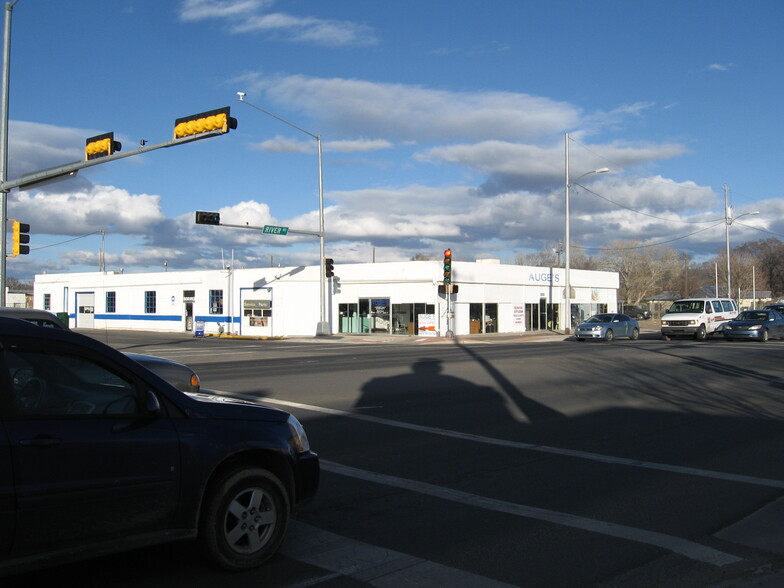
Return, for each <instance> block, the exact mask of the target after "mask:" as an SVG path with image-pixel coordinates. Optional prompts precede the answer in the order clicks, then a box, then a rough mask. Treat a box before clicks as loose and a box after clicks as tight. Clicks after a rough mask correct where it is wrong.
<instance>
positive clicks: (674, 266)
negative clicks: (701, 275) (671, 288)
mask: <svg viewBox="0 0 784 588" xmlns="http://www.w3.org/2000/svg"><path fill="white" fill-rule="evenodd" d="M604 252H605V254H604V256H603V259H604V265H605V267H606V268H607V269H609V270H610V271H615V272H618V276H619V280H620V288H619V292H618V294H619V296H618V297H619V298H620V299H621V300H624V301H625V302H626V304H639V303H640V302H641V301H642V300H643V299H644V298H645V297H647V296H652V295H654V294H657V293H658V291H659V290H661V289H662V285H663V284H664V283H667V282H671V281H672V279H673V276H675V275H679V276H680V275H681V274H682V268H683V260H682V258H681V255H680V254H679V253H678V252H677V251H676V250H674V249H669V248H667V249H665V248H662V247H643V246H642V244H641V243H640V241H616V242H614V243H610V244H609V245H608V246H607V248H606V249H605V250H604Z"/></svg>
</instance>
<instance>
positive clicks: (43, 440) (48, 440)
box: [19, 435, 61, 447]
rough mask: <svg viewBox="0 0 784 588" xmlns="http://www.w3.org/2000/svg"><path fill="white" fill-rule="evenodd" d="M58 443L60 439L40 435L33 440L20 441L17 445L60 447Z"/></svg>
mask: <svg viewBox="0 0 784 588" xmlns="http://www.w3.org/2000/svg"><path fill="white" fill-rule="evenodd" d="M60 443H61V440H60V439H56V438H54V437H49V436H48V435H46V436H45V435H40V436H38V437H36V438H35V439H22V440H21V441H20V442H19V445H23V446H24V447H53V446H54V445H60Z"/></svg>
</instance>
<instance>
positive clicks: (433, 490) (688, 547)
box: [321, 460, 742, 567]
mask: <svg viewBox="0 0 784 588" xmlns="http://www.w3.org/2000/svg"><path fill="white" fill-rule="evenodd" d="M321 468H322V469H323V470H325V471H327V472H332V473H334V474H339V475H342V476H349V477H352V478H357V479H360V480H365V481H368V482H375V483H377V484H384V485H386V486H394V487H396V488H402V489H404V490H408V491H411V492H419V493H420V494H427V495H429V496H434V497H436V498H440V499H443V500H451V501H453V502H458V503H461V504H465V505H468V506H473V507H477V508H483V509H485V510H492V511H495V512H502V513H506V514H510V515H515V516H519V517H526V518H531V519H536V520H540V521H545V522H548V523H553V524H555V525H561V526H566V527H572V528H575V529H582V530H584V531H589V532H592V533H599V534H601V535H608V536H611V537H617V538H619V539H623V540H627V541H634V542H637V543H644V544H646V545H651V546H654V547H658V548H661V549H665V550H667V551H670V552H672V553H675V554H678V555H682V556H684V557H687V558H689V559H693V560H696V561H700V562H703V563H707V564H710V565H714V566H717V567H720V566H725V565H728V564H732V563H737V562H739V561H742V559H741V558H739V557H737V556H734V555H732V554H729V553H724V552H723V551H718V550H716V549H712V548H710V547H707V546H705V545H701V544H699V543H695V542H694V541H689V540H687V539H682V538H680V537H675V536H672V535H665V534H664V533H657V532H655V531H645V530H643V529H637V528H634V527H627V526H625V525H618V524H615V523H608V522H606V521H599V520H596V519H589V518H586V517H581V516H577V515H571V514H567V513H563V512H558V511H553V510H547V509H543V508H537V507H534V506H525V505H522V504H515V503H513V502H506V501H503V500H495V499H492V498H487V497H484V496H478V495H476V494H470V493H468V492H461V491H460V490H455V489H452V488H444V487H441V486H435V485H433V484H427V483H425V482H418V481H416V480H408V479H405V478H398V477H397V476H389V475H386V474H379V473H376V472H368V471H366V470H360V469H357V468H352V467H349V466H345V465H341V464H338V463H334V462H331V461H325V460H322V461H321Z"/></svg>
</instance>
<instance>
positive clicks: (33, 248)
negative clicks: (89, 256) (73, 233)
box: [30, 231, 101, 251]
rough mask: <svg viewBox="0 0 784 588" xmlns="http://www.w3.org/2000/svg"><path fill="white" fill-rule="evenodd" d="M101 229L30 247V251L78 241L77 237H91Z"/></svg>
mask: <svg viewBox="0 0 784 588" xmlns="http://www.w3.org/2000/svg"><path fill="white" fill-rule="evenodd" d="M100 234H101V231H94V232H92V233H87V234H86V235H81V236H79V237H74V238H73V239H68V240H66V241H60V242H59V243H51V244H49V245H41V246H40V247H31V248H30V250H31V251H38V250H40V249H48V248H49V247H57V246H59V245H65V244H66V243H71V242H73V241H78V240H79V239H84V238H85V237H92V236H93V235H100Z"/></svg>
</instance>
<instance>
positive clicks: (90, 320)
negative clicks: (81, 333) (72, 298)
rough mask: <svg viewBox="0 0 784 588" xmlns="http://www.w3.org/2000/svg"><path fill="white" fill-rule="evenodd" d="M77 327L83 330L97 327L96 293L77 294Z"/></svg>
mask: <svg viewBox="0 0 784 588" xmlns="http://www.w3.org/2000/svg"><path fill="white" fill-rule="evenodd" d="M76 326H77V327H80V328H82V329H92V328H94V327H95V292H77V293H76Z"/></svg>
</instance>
